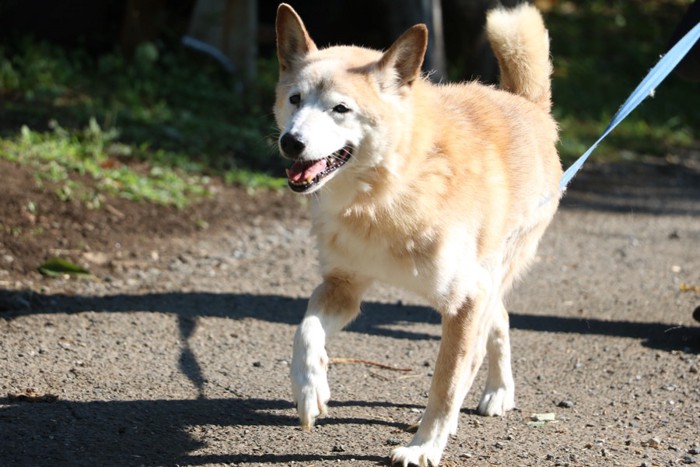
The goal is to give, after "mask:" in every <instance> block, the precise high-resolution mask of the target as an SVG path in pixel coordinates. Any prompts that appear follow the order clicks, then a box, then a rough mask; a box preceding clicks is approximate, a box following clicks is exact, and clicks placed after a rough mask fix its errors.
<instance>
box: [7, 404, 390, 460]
mask: <svg viewBox="0 0 700 467" xmlns="http://www.w3.org/2000/svg"><path fill="white" fill-rule="evenodd" d="M2 405H7V406H8V407H7V408H4V409H0V422H1V423H0V426H2V427H3V431H4V433H3V435H2V443H1V444H0V461H1V462H2V465H17V466H22V465H31V466H41V465H51V466H56V465H70V466H76V465H90V466H95V465H123V466H131V465H204V464H212V463H216V464H235V463H262V464H272V465H274V464H278V463H292V462H311V463H315V462H319V461H320V462H323V461H329V462H336V460H337V459H340V460H343V459H347V460H349V459H350V458H354V459H359V460H365V461H367V462H375V463H376V462H381V461H383V459H382V458H380V457H363V456H361V455H360V456H359V457H358V456H357V455H354V454H352V453H348V454H342V453H333V454H332V455H328V456H311V455H304V454H299V455H297V454H264V453H261V454H240V451H246V450H250V445H246V444H245V440H242V441H241V443H242V445H241V447H240V449H238V450H237V449H236V446H235V442H234V443H231V444H228V445H229V446H232V448H231V449H232V451H233V452H231V453H230V454H217V455H214V456H213V455H201V456H197V455H196V454H193V453H196V451H197V450H198V449H200V448H202V447H204V443H203V442H201V441H199V440H198V439H196V437H197V430H198V429H201V428H199V427H202V426H206V425H217V426H241V425H243V426H261V425H269V426H282V427H285V428H284V429H285V430H288V429H289V427H290V426H296V425H297V423H298V422H297V418H296V417H295V416H294V417H292V416H291V414H292V411H291V409H292V404H291V403H290V402H288V401H281V400H264V399H236V398H232V399H198V400H152V401H94V402H76V401H63V400H58V401H57V402H54V403H34V404H31V403H17V402H16V401H13V400H9V399H7V398H0V406H2ZM281 410H284V411H285V412H286V413H289V414H290V415H289V416H288V415H280V414H277V413H275V412H278V411H281ZM332 422H333V423H336V424H337V423H363V424H367V423H375V422H376V421H374V420H360V421H358V420H346V419H333V420H332ZM236 451H238V452H236Z"/></svg>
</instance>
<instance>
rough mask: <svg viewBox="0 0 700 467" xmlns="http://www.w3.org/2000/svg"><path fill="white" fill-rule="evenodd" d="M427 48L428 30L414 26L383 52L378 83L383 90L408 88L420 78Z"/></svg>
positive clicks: (424, 27)
mask: <svg viewBox="0 0 700 467" xmlns="http://www.w3.org/2000/svg"><path fill="white" fill-rule="evenodd" d="M427 48H428V28H427V27H426V26H425V25H424V24H416V25H415V26H413V27H412V28H410V29H409V30H408V31H406V32H404V33H403V34H402V35H401V37H399V38H398V39H396V41H395V42H394V43H393V44H392V45H391V47H389V50H387V51H386V52H384V55H383V56H382V58H381V59H380V60H379V64H378V66H377V69H378V71H379V79H380V83H381V84H382V86H383V87H385V88H396V89H399V88H401V87H403V86H410V85H412V84H413V82H414V81H415V80H416V79H417V78H418V76H420V69H421V66H422V65H423V59H424V58H425V51H426V49H427Z"/></svg>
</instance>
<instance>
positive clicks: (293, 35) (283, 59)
mask: <svg viewBox="0 0 700 467" xmlns="http://www.w3.org/2000/svg"><path fill="white" fill-rule="evenodd" d="M275 28H276V30H277V58H278V59H279V64H280V73H281V72H283V71H286V70H288V69H289V68H290V67H291V66H293V65H294V63H295V62H297V61H299V60H301V59H303V58H304V56H305V55H306V54H307V53H309V52H313V51H315V50H317V49H316V44H314V41H312V40H311V37H309V33H307V32H306V28H305V27H304V22H303V21H302V20H301V18H300V17H299V15H298V14H297V12H296V11H294V9H293V8H292V7H291V6H289V5H287V4H286V3H281V4H280V6H279V7H277V21H276V23H275Z"/></svg>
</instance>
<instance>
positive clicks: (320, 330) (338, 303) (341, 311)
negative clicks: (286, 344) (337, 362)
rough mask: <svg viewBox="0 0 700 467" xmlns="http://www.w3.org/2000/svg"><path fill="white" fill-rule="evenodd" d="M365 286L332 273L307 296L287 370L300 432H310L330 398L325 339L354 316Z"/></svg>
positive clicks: (358, 281) (365, 284) (353, 278)
mask: <svg viewBox="0 0 700 467" xmlns="http://www.w3.org/2000/svg"><path fill="white" fill-rule="evenodd" d="M368 286H369V281H368V280H365V279H360V278H358V277H357V276H355V275H353V274H343V273H338V272H336V273H333V274H329V275H326V276H325V277H324V281H323V283H322V284H321V285H319V286H318V287H317V288H316V290H315V291H314V293H313V294H312V295H311V299H310V300H309V305H308V308H307V310H306V315H305V316H304V319H303V320H302V322H301V324H300V325H299V328H298V329H297V332H296V335H295V336H294V353H293V355H292V367H291V378H292V391H293V394H294V402H295V403H296V406H297V411H298V413H299V419H300V421H301V427H302V429H304V430H307V431H308V430H311V427H312V426H313V424H314V421H315V420H316V418H317V417H318V416H319V415H325V413H326V404H327V403H328V400H329V399H330V395H331V393H330V389H329V387H328V378H327V376H326V373H327V369H328V354H327V353H326V338H327V337H328V336H330V335H332V334H334V333H336V332H338V331H340V330H341V329H342V328H343V327H344V326H345V325H346V324H348V323H349V322H350V321H351V320H352V319H353V318H354V317H355V316H357V314H358V312H359V311H360V302H361V300H362V294H363V293H364V291H365V290H366V289H367V287H368Z"/></svg>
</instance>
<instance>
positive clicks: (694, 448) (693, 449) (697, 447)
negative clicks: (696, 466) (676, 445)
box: [688, 446, 700, 454]
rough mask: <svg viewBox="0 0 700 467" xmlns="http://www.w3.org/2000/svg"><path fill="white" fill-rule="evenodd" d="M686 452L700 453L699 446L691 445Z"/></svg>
mask: <svg viewBox="0 0 700 467" xmlns="http://www.w3.org/2000/svg"><path fill="white" fill-rule="evenodd" d="M688 454H700V446H693V447H692V448H690V449H689V450H688Z"/></svg>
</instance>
